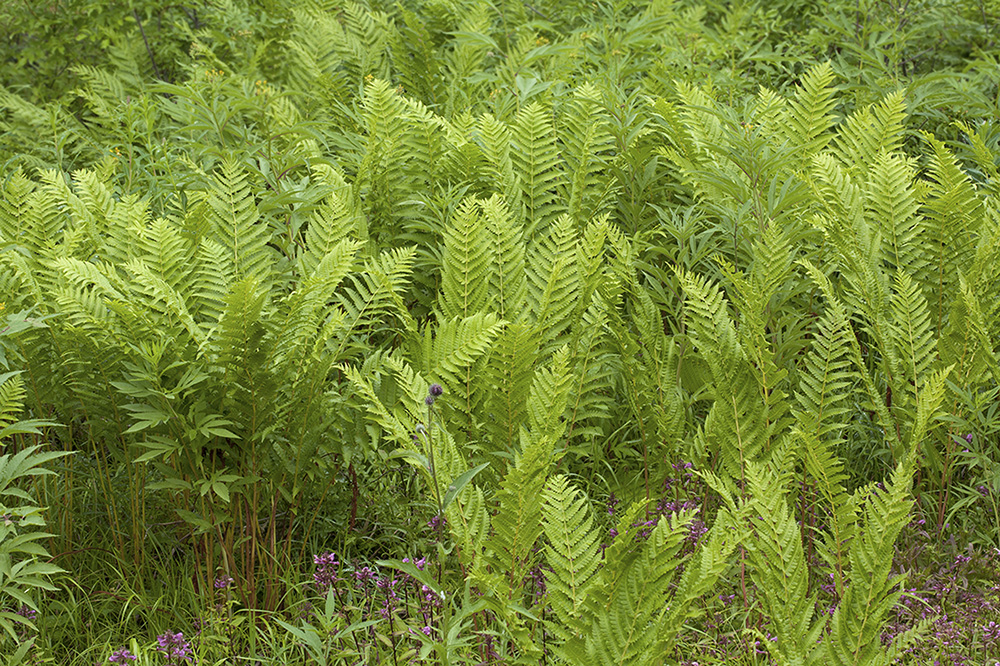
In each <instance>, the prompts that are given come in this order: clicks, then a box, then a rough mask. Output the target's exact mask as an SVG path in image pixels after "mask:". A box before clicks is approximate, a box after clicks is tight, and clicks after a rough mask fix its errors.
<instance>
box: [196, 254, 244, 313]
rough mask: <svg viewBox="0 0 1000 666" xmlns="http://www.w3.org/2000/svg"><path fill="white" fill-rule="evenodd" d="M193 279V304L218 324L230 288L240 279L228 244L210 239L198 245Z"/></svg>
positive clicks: (197, 309) (197, 310) (198, 310)
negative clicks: (231, 260)
mask: <svg viewBox="0 0 1000 666" xmlns="http://www.w3.org/2000/svg"><path fill="white" fill-rule="evenodd" d="M195 256H196V264H195V265H196V266H197V268H196V269H195V274H194V277H193V282H192V287H191V289H192V292H193V295H194V298H193V299H192V301H190V302H189V303H190V304H191V305H190V307H191V310H192V312H193V313H196V316H198V317H200V318H203V319H205V320H207V321H208V322H209V325H212V324H216V323H217V322H218V321H219V320H220V319H221V318H222V313H223V311H224V310H225V307H226V305H225V303H226V295H227V294H228V293H229V287H230V285H232V284H233V283H234V282H235V281H236V275H235V273H234V272H233V265H232V263H231V262H230V261H229V255H228V251H227V249H226V247H225V246H224V245H223V244H222V243H218V242H216V241H214V240H212V239H210V238H205V239H203V240H202V241H201V243H200V245H199V246H198V250H197V254H196V255H195Z"/></svg>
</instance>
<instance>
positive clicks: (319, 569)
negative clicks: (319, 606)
mask: <svg viewBox="0 0 1000 666" xmlns="http://www.w3.org/2000/svg"><path fill="white" fill-rule="evenodd" d="M313 563H314V564H315V565H316V571H315V572H314V573H313V584H314V585H315V586H316V589H317V590H319V591H320V592H326V591H327V590H329V589H330V588H331V587H334V586H335V585H336V584H337V582H338V581H339V580H340V575H339V567H340V562H338V561H337V556H336V555H334V554H333V553H331V552H326V553H323V554H322V555H317V556H315V557H314V558H313Z"/></svg>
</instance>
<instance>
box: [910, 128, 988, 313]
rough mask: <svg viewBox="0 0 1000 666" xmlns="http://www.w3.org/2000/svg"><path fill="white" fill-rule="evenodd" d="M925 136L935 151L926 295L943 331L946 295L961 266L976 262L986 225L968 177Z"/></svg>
mask: <svg viewBox="0 0 1000 666" xmlns="http://www.w3.org/2000/svg"><path fill="white" fill-rule="evenodd" d="M923 137H924V140H925V141H926V142H927V143H928V144H929V145H930V147H931V150H932V154H931V157H930V163H929V164H928V169H927V171H928V175H929V176H930V178H931V183H930V184H929V186H928V188H927V197H926V199H925V200H924V210H925V211H926V217H925V219H924V226H925V228H924V230H923V232H922V236H923V239H924V240H923V242H922V243H921V245H922V247H924V248H925V252H926V255H927V261H928V264H929V266H928V268H929V269H930V275H929V276H928V282H929V283H930V284H929V285H928V287H929V289H928V290H927V292H925V293H926V294H927V296H928V298H929V300H930V303H931V308H932V311H933V312H934V315H935V316H934V319H935V322H936V325H937V328H938V330H940V329H941V328H942V327H943V325H944V321H945V318H946V316H947V311H948V304H947V301H946V298H947V295H948V294H951V293H954V291H955V289H956V286H957V283H958V277H959V273H960V271H961V267H962V266H968V265H969V264H971V263H972V261H973V257H974V254H975V237H976V235H977V232H978V231H979V227H980V226H981V225H982V222H983V205H982V203H983V202H982V200H981V199H980V198H979V196H978V195H977V194H976V190H975V187H974V186H973V184H972V180H971V179H970V178H969V175H968V174H967V173H966V172H965V171H964V170H962V168H961V167H960V166H959V163H958V160H957V159H956V158H955V156H954V155H953V154H952V153H951V152H950V151H949V150H948V149H947V148H946V147H945V145H944V143H943V142H941V141H938V140H937V139H936V138H934V136H932V135H930V134H926V133H925V134H923Z"/></svg>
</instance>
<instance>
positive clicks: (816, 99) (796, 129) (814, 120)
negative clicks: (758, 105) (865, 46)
mask: <svg viewBox="0 0 1000 666" xmlns="http://www.w3.org/2000/svg"><path fill="white" fill-rule="evenodd" d="M834 78H835V76H834V73H833V68H832V67H831V66H830V63H828V62H825V63H820V64H818V65H814V66H813V67H811V68H810V69H809V71H807V72H806V73H805V74H804V75H803V76H802V82H801V84H800V85H799V86H797V87H796V90H795V97H794V98H792V99H791V100H789V103H788V112H787V113H786V114H785V115H784V118H783V123H782V125H783V126H782V130H783V134H784V136H785V137H786V138H787V139H788V140H789V141H791V142H792V145H791V147H792V148H793V151H792V152H793V154H796V155H797V156H798V160H799V166H800V168H801V167H804V166H805V165H806V164H807V163H808V160H809V159H810V156H812V155H817V154H819V153H820V152H821V151H822V150H823V149H824V148H826V145H827V144H828V143H829V142H830V140H831V138H832V134H831V133H830V129H831V127H833V123H834V116H833V113H831V112H832V111H833V109H834V108H835V107H836V106H837V100H836V99H835V98H834V96H833V93H834V90H835V89H834V88H833V87H831V85H830V84H831V83H833V80H834Z"/></svg>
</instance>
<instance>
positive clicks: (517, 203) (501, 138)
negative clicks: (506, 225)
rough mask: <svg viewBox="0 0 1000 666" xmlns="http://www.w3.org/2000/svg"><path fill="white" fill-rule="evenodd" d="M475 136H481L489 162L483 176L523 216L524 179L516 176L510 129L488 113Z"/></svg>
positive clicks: (484, 154) (484, 152) (484, 155)
mask: <svg viewBox="0 0 1000 666" xmlns="http://www.w3.org/2000/svg"><path fill="white" fill-rule="evenodd" d="M475 136H476V137H477V138H478V139H479V142H480V144H481V147H482V154H483V157H484V158H485V160H486V164H487V165H488V166H487V168H486V170H485V173H484V174H483V176H484V177H485V179H486V180H487V181H488V182H489V183H491V184H492V187H493V191H495V192H497V193H499V194H500V195H501V196H503V198H504V201H506V202H507V205H509V206H510V207H511V209H512V211H513V212H514V213H515V214H516V215H517V216H518V217H519V218H523V216H524V212H523V211H524V206H523V204H522V203H521V181H520V179H519V178H518V176H517V175H515V171H514V161H513V159H512V158H511V154H510V149H511V131H510V128H509V127H507V125H505V124H504V123H502V122H500V121H499V120H497V119H496V118H494V117H493V116H492V115H490V114H486V115H484V116H483V117H482V118H480V120H479V127H478V128H477V131H476V133H475Z"/></svg>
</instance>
